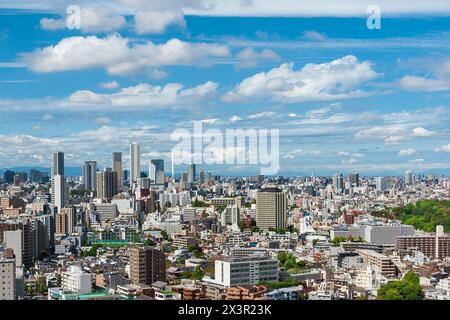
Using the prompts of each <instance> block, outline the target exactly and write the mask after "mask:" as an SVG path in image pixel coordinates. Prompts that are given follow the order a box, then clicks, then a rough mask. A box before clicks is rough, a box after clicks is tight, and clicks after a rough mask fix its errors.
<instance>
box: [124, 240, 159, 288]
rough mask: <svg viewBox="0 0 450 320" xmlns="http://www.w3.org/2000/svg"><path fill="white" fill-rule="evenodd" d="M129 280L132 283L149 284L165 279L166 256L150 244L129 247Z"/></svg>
mask: <svg viewBox="0 0 450 320" xmlns="http://www.w3.org/2000/svg"><path fill="white" fill-rule="evenodd" d="M130 280H131V282H132V283H134V284H146V285H151V284H152V283H154V282H156V281H165V280H166V257H165V255H164V252H163V251H162V250H160V249H157V248H155V247H150V246H144V247H136V248H132V249H130Z"/></svg>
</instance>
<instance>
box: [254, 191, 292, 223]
mask: <svg viewBox="0 0 450 320" xmlns="http://www.w3.org/2000/svg"><path fill="white" fill-rule="evenodd" d="M286 210H287V197H286V193H284V192H282V191H281V190H280V189H278V188H276V187H266V188H262V189H261V190H259V191H258V192H257V193H256V225H257V226H258V227H259V228H260V229H262V230H266V231H267V230H268V229H269V228H273V229H282V228H285V227H286Z"/></svg>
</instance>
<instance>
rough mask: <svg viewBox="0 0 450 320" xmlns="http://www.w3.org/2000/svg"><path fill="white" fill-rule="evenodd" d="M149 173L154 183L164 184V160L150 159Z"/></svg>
mask: <svg viewBox="0 0 450 320" xmlns="http://www.w3.org/2000/svg"><path fill="white" fill-rule="evenodd" d="M149 174H150V175H149V178H150V180H153V182H154V183H155V184H164V160H162V159H152V161H151V164H150V170H149Z"/></svg>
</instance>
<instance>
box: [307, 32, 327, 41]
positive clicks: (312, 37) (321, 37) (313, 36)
mask: <svg viewBox="0 0 450 320" xmlns="http://www.w3.org/2000/svg"><path fill="white" fill-rule="evenodd" d="M302 38H303V39H305V40H309V41H325V40H327V36H326V35H325V34H324V33H320V32H317V31H304V32H303V34H302Z"/></svg>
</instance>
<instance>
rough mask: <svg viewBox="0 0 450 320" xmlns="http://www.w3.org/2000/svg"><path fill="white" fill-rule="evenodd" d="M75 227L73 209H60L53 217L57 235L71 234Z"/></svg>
mask: <svg viewBox="0 0 450 320" xmlns="http://www.w3.org/2000/svg"><path fill="white" fill-rule="evenodd" d="M75 226H76V212H75V208H74V207H67V208H62V209H61V211H60V213H59V214H57V215H55V228H56V233H57V234H71V233H73V232H74V228H75Z"/></svg>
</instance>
